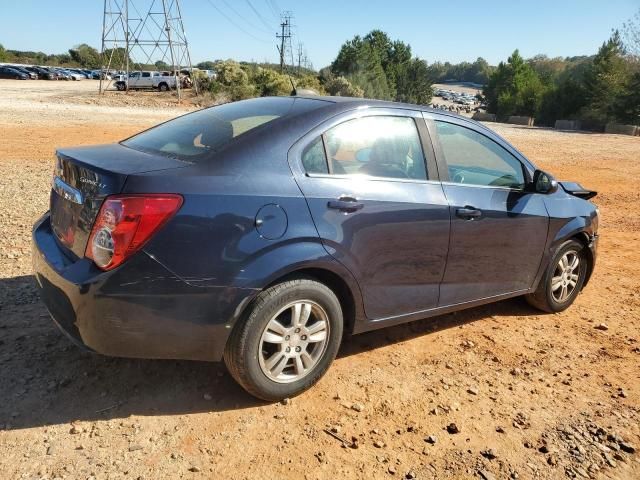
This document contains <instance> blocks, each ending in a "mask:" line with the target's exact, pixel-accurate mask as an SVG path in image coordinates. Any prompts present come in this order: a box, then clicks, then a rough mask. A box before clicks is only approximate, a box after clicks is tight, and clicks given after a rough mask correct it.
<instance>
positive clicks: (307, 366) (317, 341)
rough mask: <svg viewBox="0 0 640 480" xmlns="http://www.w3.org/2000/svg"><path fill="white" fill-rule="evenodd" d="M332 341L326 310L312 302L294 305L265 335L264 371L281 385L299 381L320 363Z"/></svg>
mask: <svg viewBox="0 0 640 480" xmlns="http://www.w3.org/2000/svg"><path fill="white" fill-rule="evenodd" d="M328 342H329V317H328V315H327V313H326V312H325V310H324V309H323V308H322V307H321V306H320V305H318V304H317V303H315V302H313V301H310V300H298V301H295V302H292V303H290V304H288V305H286V306H285V307H283V308H282V309H280V310H279V311H278V312H277V313H276V314H275V315H274V316H273V317H271V320H269V322H268V323H267V326H266V327H265V329H264V331H263V333H262V337H261V339H260V352H259V356H258V358H259V363H260V369H261V370H262V373H264V374H265V376H266V377H267V378H269V379H270V380H272V381H274V382H277V383H291V382H295V381H298V380H300V379H301V378H303V377H305V376H306V375H308V374H309V373H310V372H311V371H312V370H313V369H314V367H315V366H316V365H317V364H318V362H319V361H320V359H321V358H322V356H323V355H324V353H325V351H326V349H327V345H328Z"/></svg>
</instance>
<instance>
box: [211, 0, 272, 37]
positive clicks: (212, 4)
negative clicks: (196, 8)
mask: <svg viewBox="0 0 640 480" xmlns="http://www.w3.org/2000/svg"><path fill="white" fill-rule="evenodd" d="M207 2H209V5H211V6H212V7H213V8H214V9H216V11H217V12H218V13H219V14H220V15H222V16H223V17H224V18H226V19H227V20H228V21H229V23H231V24H232V25H233V26H234V27H236V28H237V29H238V30H241V31H242V32H244V33H246V34H247V35H249V36H250V37H251V38H253V39H254V40H257V41H258V42H262V43H271V42H270V41H268V40H265V39H263V38H259V37H256V36H255V35H254V34H253V33H251V32H249V31H247V30H245V29H244V28H242V26H240V25H239V24H237V23H236V22H235V21H234V20H233V19H232V18H231V17H229V16H228V15H227V14H226V13H224V12H223V11H222V10H221V9H220V8H218V6H217V5H216V4H215V3H213V2H212V0H207Z"/></svg>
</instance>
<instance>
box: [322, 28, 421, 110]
mask: <svg viewBox="0 0 640 480" xmlns="http://www.w3.org/2000/svg"><path fill="white" fill-rule="evenodd" d="M412 62H413V60H412V56H411V46H410V45H408V44H406V43H404V42H402V41H400V40H391V38H389V35H387V34H386V33H385V32H383V31H381V30H372V31H371V32H369V33H368V34H367V35H365V36H364V38H362V37H360V36H358V35H356V36H355V37H353V39H351V40H348V41H346V42H345V43H344V44H343V45H342V47H341V48H340V51H339V52H338V55H337V57H336V59H335V60H334V62H333V63H332V64H331V73H332V75H333V76H336V77H344V78H346V79H347V80H348V81H349V82H350V83H351V84H353V85H355V86H357V87H359V88H361V89H362V91H363V92H364V95H365V96H367V97H370V98H378V99H383V100H401V99H407V98H417V97H416V92H417V91H418V90H420V91H421V92H422V93H425V92H426V91H427V90H426V89H425V88H422V87H421V86H420V85H418V83H419V84H424V83H429V75H427V74H426V73H427V72H426V69H424V68H423V69H421V73H422V74H424V75H425V78H424V79H420V80H419V82H418V83H416V82H417V79H416V78H415V76H414V75H415V73H416V71H417V70H416V69H417V68H420V67H421V66H422V65H420V64H417V63H412ZM404 75H410V77H409V78H403V76H404ZM321 76H322V77H323V78H326V74H324V73H322V72H321ZM428 86H430V83H429V85H428ZM420 97H421V98H425V96H424V95H421V96H420Z"/></svg>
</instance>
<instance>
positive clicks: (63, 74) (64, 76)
mask: <svg viewBox="0 0 640 480" xmlns="http://www.w3.org/2000/svg"><path fill="white" fill-rule="evenodd" d="M52 70H53V71H54V72H55V74H56V75H57V76H58V80H71V73H70V72H67V71H66V70H64V69H62V68H55V67H54V68H52Z"/></svg>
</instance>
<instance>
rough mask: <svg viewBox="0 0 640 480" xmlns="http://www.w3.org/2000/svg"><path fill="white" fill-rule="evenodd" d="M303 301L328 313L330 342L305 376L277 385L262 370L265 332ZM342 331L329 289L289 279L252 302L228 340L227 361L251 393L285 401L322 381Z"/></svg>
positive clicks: (338, 310)
mask: <svg viewBox="0 0 640 480" xmlns="http://www.w3.org/2000/svg"><path fill="white" fill-rule="evenodd" d="M303 300H304V301H310V302H314V303H315V304H317V305H319V306H320V307H321V308H322V309H323V310H324V312H326V316H327V317H328V318H327V319H326V321H327V322H328V325H329V328H328V330H329V333H328V335H327V341H326V342H325V346H324V349H323V351H322V353H321V355H320V356H319V357H318V360H317V363H315V364H314V365H313V366H312V367H310V370H309V371H308V372H307V373H305V374H304V376H302V377H301V378H299V379H298V380H295V381H291V382H290V383H278V382H277V381H274V380H273V379H271V378H269V377H267V375H266V374H265V373H264V371H263V369H262V367H261V363H260V362H261V360H260V356H262V355H263V350H262V346H263V345H264V344H263V343H262V336H263V332H265V330H266V327H267V324H268V323H269V322H270V321H271V320H272V319H273V318H274V317H275V316H276V314H277V313H278V312H280V311H281V310H282V309H283V308H285V307H287V306H288V305H290V304H291V303H292V302H296V301H303ZM342 330H343V317H342V308H341V306H340V302H339V300H338V298H337V297H336V295H335V294H334V293H333V291H332V290H331V289H330V288H328V287H327V286H326V285H324V284H322V283H320V282H317V281H316V280H312V279H308V278H301V279H296V280H289V281H286V282H283V283H280V284H278V285H275V286H273V287H270V288H268V289H267V290H265V291H263V292H261V293H260V294H259V295H258V297H257V298H256V299H255V300H254V301H253V302H252V305H251V306H250V308H249V311H248V312H247V314H246V315H245V318H244V319H243V320H239V321H238V323H237V324H236V326H235V327H234V329H233V331H232V333H231V335H230V337H229V340H228V341H227V345H226V348H225V351H224V361H225V364H226V365H227V369H228V370H229V372H230V373H231V375H232V376H233V378H234V379H235V380H236V381H237V382H238V383H239V384H240V385H241V386H242V387H243V388H244V389H245V390H246V391H247V392H248V393H250V394H251V395H253V396H254V397H257V398H259V399H262V400H266V401H270V402H272V401H278V400H282V399H283V398H288V397H292V396H295V395H298V394H300V393H302V392H304V391H305V390H307V389H308V388H310V387H311V386H313V385H314V384H315V383H316V382H317V381H318V380H320V378H321V377H322V376H323V375H324V374H325V373H326V371H327V370H328V368H329V366H330V365H331V363H332V362H333V360H334V359H335V357H336V354H337V353H338V349H339V347H340V342H341V339H342ZM287 338H288V337H287ZM286 362H288V360H286V361H285V363H286Z"/></svg>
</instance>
